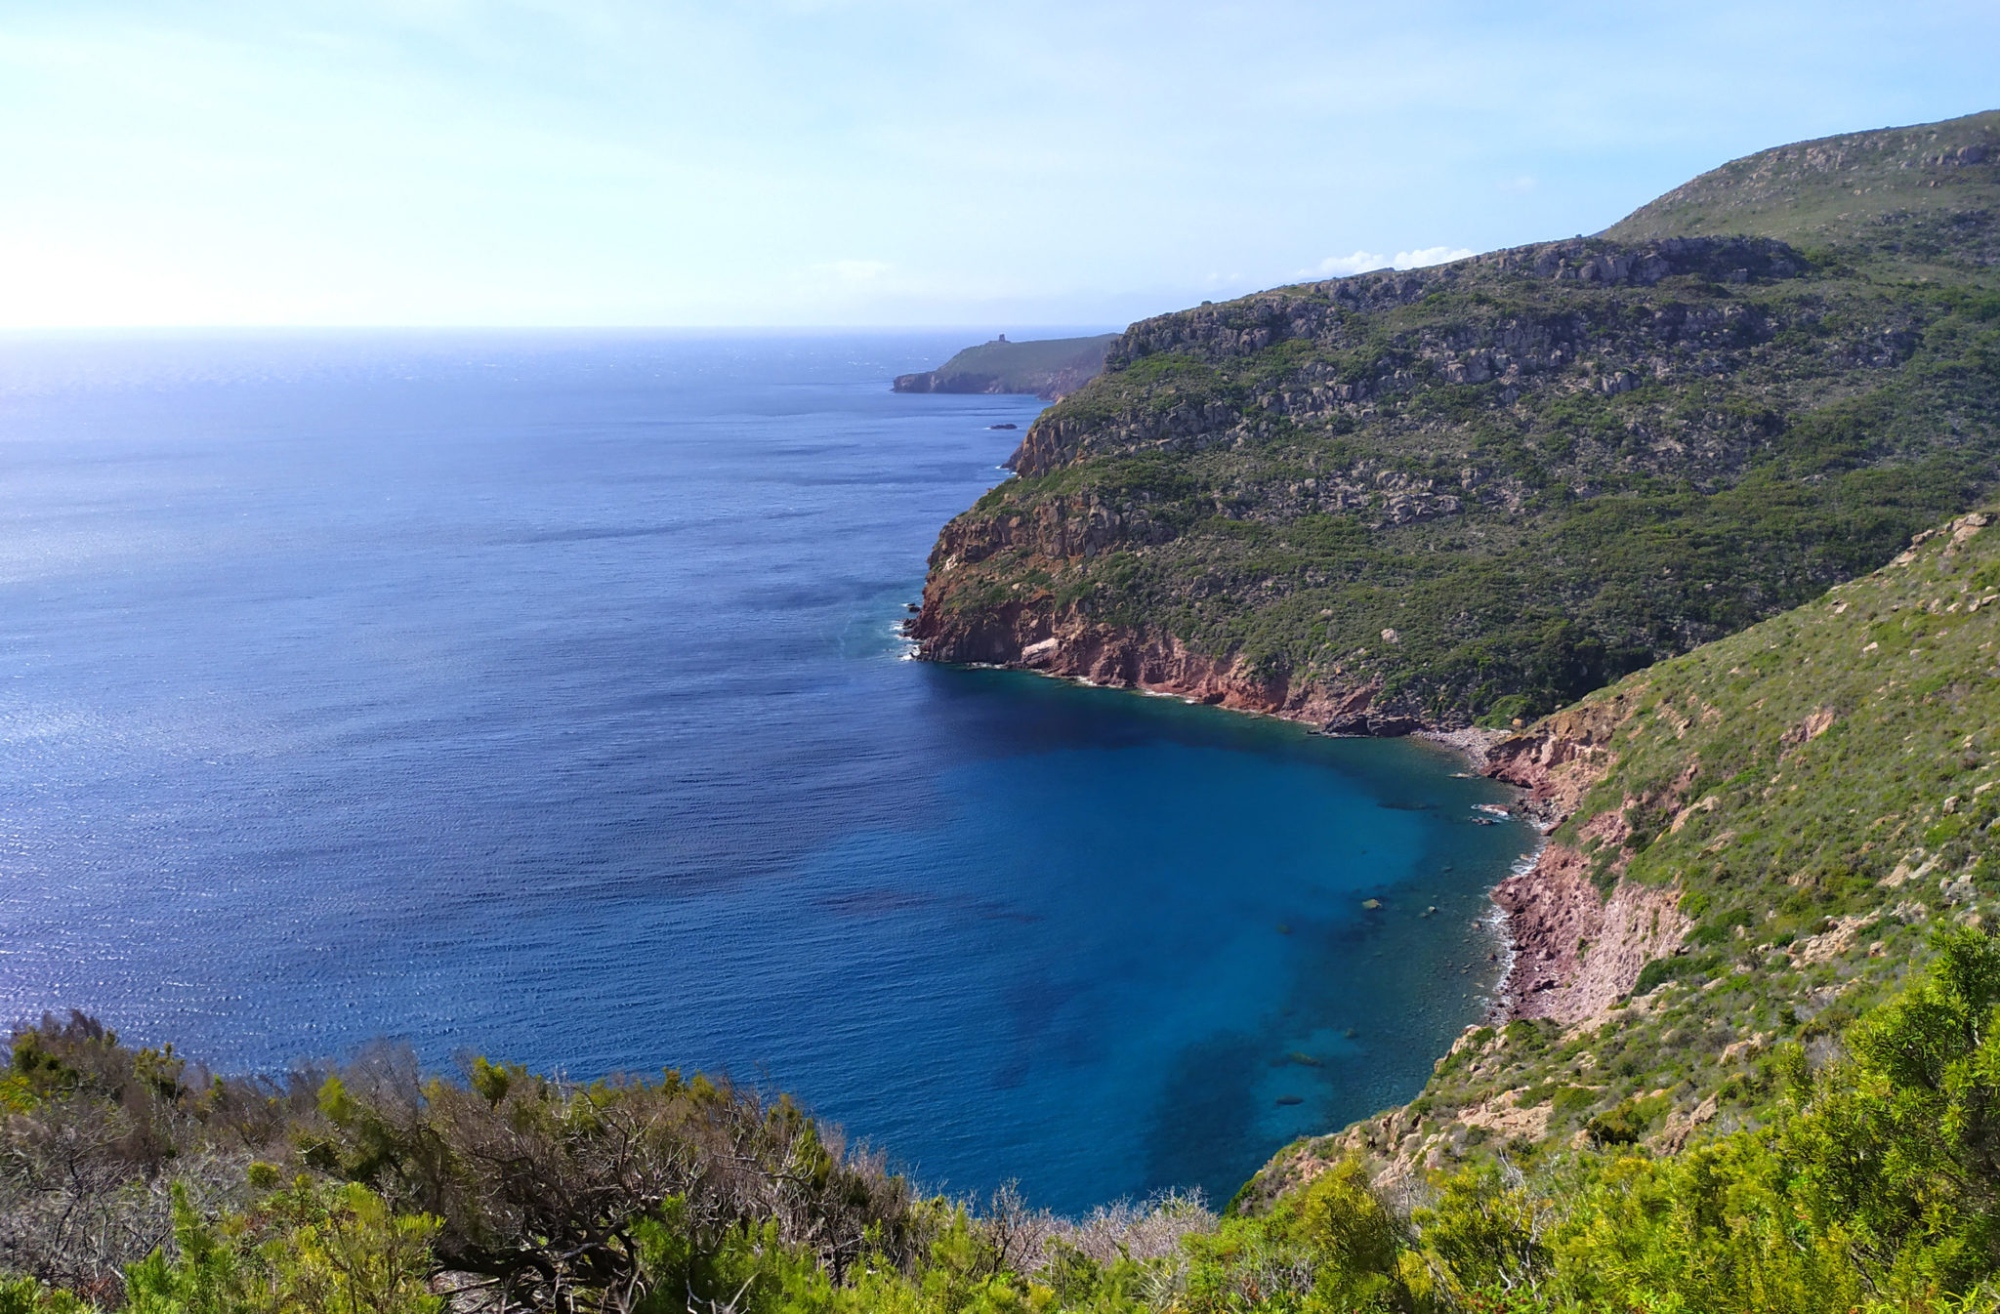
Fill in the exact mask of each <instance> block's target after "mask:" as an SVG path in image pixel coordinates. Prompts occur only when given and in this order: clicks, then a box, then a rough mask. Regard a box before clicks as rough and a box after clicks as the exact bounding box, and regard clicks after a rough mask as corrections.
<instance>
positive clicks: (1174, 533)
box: [909, 116, 2000, 733]
mask: <svg viewBox="0 0 2000 1314" xmlns="http://www.w3.org/2000/svg"><path fill="white" fill-rule="evenodd" d="M1995 133H2000V116H1982V117H1980V118H1977V119H1975V120H1966V121H1961V122H1959V123H1955V124H1945V125H1936V126H1935V130H1932V129H1925V130H1922V131H1918V130H1907V131H1902V130H1899V132H1898V133H1891V134H1886V135H1879V139H1878V135H1870V134H1863V137H1862V138H1860V139H1856V140H1854V141H1845V139H1843V144H1841V145H1839V147H1838V149H1837V150H1834V149H1833V148H1830V147H1829V148H1826V149H1821V147H1820V146H1813V144H1810V143H1808V144H1807V145H1808V146H1813V149H1811V150H1802V148H1792V147H1786V148H1781V149H1780V150H1779V151H1776V152H1767V153H1766V155H1765V156H1760V157H1753V162H1754V167H1751V168H1750V172H1749V173H1743V172H1742V170H1739V169H1738V167H1737V166H1736V165H1731V166H1728V168H1726V169H1725V170H1720V171H1717V173H1716V174H1713V175H1707V176H1705V177H1704V178H1703V179H1697V180H1695V182H1694V183H1691V184H1689V186H1688V188H1684V189H1681V190H1680V191H1678V192H1676V193H1675V194H1674V195H1673V196H1672V197H1670V198H1664V199H1663V200H1662V202H1660V203H1658V204H1656V205H1655V206H1652V207H1648V208H1647V209H1646V210H1643V211H1641V212H1639V214H1638V215H1635V216H1634V218H1633V219H1632V220H1630V221H1628V222H1627V223H1625V224H1621V225H1620V226H1619V227H1618V228H1617V229H1615V230H1613V231H1612V232H1611V233H1608V234H1605V235H1600V236H1598V237H1592V238H1576V239H1570V240H1566V241H1559V242H1545V243H1538V244H1534V245H1530V246H1523V247H1517V248H1513V249H1510V250H1505V251H1497V252H1492V253H1490V254H1487V255H1482V256H1477V257H1473V258H1469V259H1466V260H1461V261H1457V262H1454V263H1452V264H1449V265H1442V266H1437V267H1434V268H1430V269H1422V270H1412V271H1401V272H1398V271H1383V272H1378V273H1370V274H1361V275H1356V276H1354V277H1352V278H1343V279H1332V280H1326V281H1321V282H1314V283H1306V284H1299V285H1296V286H1292V287H1285V288H1278V289H1274V290H1271V291H1268V292H1262V293H1258V294H1256V295H1253V296H1248V297H1243V298H1240V299H1238V300H1235V301H1230V302H1225V303H1221V304H1214V305H1202V306H1198V307H1193V308H1190V309H1186V310H1182V311H1179V312H1175V313H1172V314H1165V315H1159V316H1155V317H1152V318H1150V319H1146V320H1143V321H1140V322H1139V323H1136V324H1134V325H1132V326H1131V327H1130V328H1129V329H1127V330H1126V331H1125V332H1124V333H1123V334H1121V335H1118V336H1117V338H1116V340H1115V342H1113V343H1111V344H1110V346H1109V349H1108V352H1107V354H1106V355H1105V357H1104V362H1105V363H1104V371H1103V373H1101V374H1099V375H1097V376H1096V377H1095V378H1092V379H1091V380H1090V382H1088V383H1087V384H1085V385H1084V386H1083V387H1081V388H1080V389H1078V390H1077V391H1075V392H1074V393H1071V394H1069V395H1067V396H1065V397H1064V398H1063V399H1062V400H1061V401H1060V402H1058V403H1057V404H1056V405H1054V406H1052V407H1050V408H1049V409H1048V410H1047V411H1046V412H1044V413H1043V415H1042V416H1041V417H1040V418H1039V419H1037V420H1036V421H1035V422H1034V424H1033V425H1032V426H1030V428H1029V430H1028V432H1027V433H1026V434H1025V435H1023V437H1022V440H1021V442H1020V445H1019V447H1018V449H1017V450H1016V451H1015V453H1014V454H1013V457H1012V459H1011V465H1012V467H1013V468H1014V470H1015V471H1016V472H1017V474H1018V475H1019V477H1018V478H1017V479H1014V480H1012V481H1010V482H1008V483H1005V484H1002V485H1001V486H1000V487H998V488H996V489H994V490H993V491H992V492H990V493H988V494H987V495H986V496H985V497H983V498H981V499H980V501H979V503H978V504H977V505H976V506H974V507H973V508H972V509H970V510H968V511H967V512H966V513H964V514H963V515H961V516H960V517H958V518H957V519H956V520H954V521H953V522H952V523H951V524H950V525H948V526H947V527H946V528H945V529H944V531H943V533H942V534H941V535H940V538H939V541H938V545H937V550H936V552H935V553H934V554H933V555H932V558H931V574H930V578H929V580H928V581H927V583H926V587H925V603H924V614H923V617H922V619H921V623H920V625H919V626H918V632H919V638H920V640H921V644H922V655H924V656H925V657H928V658H932V659H936V660H943V661H983V662H997V663H1004V664H1014V665H1027V664H1031V663H1030V662H1029V660H1028V658H1027V656H1026V650H1027V649H1028V648H1029V647H1030V646H1031V645H1044V644H1049V643H1050V641H1051V640H1054V643H1053V645H1052V646H1049V647H1045V648H1044V647H1037V648H1036V656H1035V659H1034V661H1033V663H1032V664H1033V665H1035V666H1037V667H1038V668H1040V669H1047V670H1051V671H1056V672H1060V673H1065V674H1073V675H1078V676H1084V677H1087V678H1092V679H1104V680H1108V681H1111V682H1118V683H1128V684H1134V685H1141V686H1144V687H1148V688H1151V687H1156V683H1157V682H1159V681H1164V682H1165V685H1166V687H1170V688H1173V689H1175V691H1177V692H1183V693H1187V694H1190V695H1191V696H1199V697H1207V696H1209V695H1211V694H1215V693H1217V692H1218V690H1220V692H1221V695H1222V697H1223V698H1224V699H1226V700H1235V701H1233V702H1232V704H1231V705H1236V704H1237V703H1239V702H1240V703H1241V704H1242V705H1245V706H1252V705H1254V706H1259V707H1263V708H1273V707H1275V708H1277V709H1279V710H1280V711H1281V712H1283V713H1284V714H1293V713H1294V712H1298V713H1299V714H1302V715H1308V716H1312V717H1315V718H1317V719H1319V720H1320V721H1321V723H1322V724H1330V723H1333V722H1334V721H1335V720H1336V718H1340V717H1349V716H1351V715H1353V714H1354V713H1356V712H1365V713H1366V714H1367V717H1368V719H1367V720H1365V721H1353V720H1348V721H1344V722H1342V723H1341V724H1340V725H1339V726H1337V727H1336V728H1340V729H1363V730H1370V731H1375V732H1378V733H1379V732H1381V731H1380V730H1377V726H1378V723H1379V725H1380V727H1382V728H1383V729H1393V728H1396V727H1400V726H1404V725H1424V726H1431V727H1461V726H1466V725H1469V724H1473V723H1485V724H1506V723H1508V722H1511V721H1512V720H1514V719H1515V718H1517V717H1518V718H1520V719H1522V720H1532V719H1533V718H1534V717H1536V716H1538V715H1541V714H1544V713H1547V712H1550V711H1553V710H1554V709H1556V708H1558V707H1561V706H1564V705H1566V704H1568V703H1571V702H1574V701H1575V700H1576V699H1577V698H1579V697H1581V696H1582V695H1583V694H1585V693H1587V692H1588V691H1590V690H1591V689H1594V688H1598V687H1601V686H1603V685H1605V684H1609V683H1611V682H1613V681H1615V680H1617V679H1619V678H1620V677H1622V676H1624V675H1627V674H1629V673H1630V672H1632V671H1635V670H1638V669H1640V668H1642V667H1644V666H1646V665H1648V664H1650V663H1652V662H1654V661H1657V660H1660V659H1662V658H1665V657H1668V656H1672V655H1674V654H1677V653H1682V652H1686V651H1688V650H1689V649H1691V648H1693V647H1696V646H1698V645H1700V644H1702V643H1705V642H1709V641H1712V640H1714V639H1718V638H1721V637H1722V636H1724V635H1727V634H1731V633H1734V632H1737V631H1739V630H1741V629H1743V628H1745V627H1746V626H1748V625H1751V624H1753V623H1755V622H1756V621H1758V620H1760V619H1763V618H1765V617H1768V616H1771V615H1773V614H1776V613H1777V612H1780V611H1782V610H1784V609H1786V608H1788V607H1792V606H1796V605H1798V604H1800V603H1802V602H1804V601H1805V600H1806V599H1807V598H1809V597H1812V596H1814V595H1815V594H1817V593H1818V592H1820V591H1821V590H1823V589H1824V588H1826V587H1828V586H1829V585H1831V584H1834V583H1836V582H1838V581H1840V580H1842V579H1847V578H1851V577H1853V576H1854V575H1856V574H1859V573H1862V572H1865V571H1867V570H1871V569H1874V568H1875V567H1876V566H1879V565H1880V564H1881V563H1882V562H1883V561H1885V560H1887V559H1888V557H1889V556H1891V555H1893V553H1894V552H1895V551H1896V550H1897V549H1898V548H1899V547H1901V546H1902V545H1903V544H1904V543H1905V542H1906V541H1907V539H1908V537H1909V535H1911V534H1913V533H1914V532H1916V531H1917V530H1919V529H1921V528H1923V527H1925V526H1926V525H1929V524H1933V523H1936V522H1937V521H1939V520H1941V519H1944V518H1945V517H1947V516H1950V515H1952V514H1955V513H1958V512H1962V511H1964V510H1966V509H1967V508H1968V506H1969V505H1970V504H1971V503H1972V502H1973V501H1974V500H1976V499H1978V498H1980V497H1982V496H1984V495H1985V493H1986V490H1988V489H1991V488H1995V487H2000V381H1996V380H1995V378H1994V376H1993V372H1992V370H1991V368H1990V366H1989V365H1988V364H1986V363H1984V361H1985V357H1984V356H1983V355H1982V354H1981V352H1982V351H1983V349H1982V348H1979V347H1978V346H1977V343H1978V342H1979V341H1981V340H1982V339H1981V337H1980V335H1981V334H1983V333H1986V332H1987V331H1988V329H1987V328H1986V327H1985V326H1986V322H1987V321H1986V320H1985V319H1984V318H1982V316H1984V315H1986V314H1987V312H1986V311H1985V310H1983V309H1981V307H1983V306H1985V305H1986V304H1987V303H1986V301H1985V300H1983V299H1982V298H1987V297H1990V296H1991V295H1993V291H1994V289H1993V288H1992V287H1990V286H1989V284H1991V283H1992V282H1993V280H1994V278H1995V274H1994V265H1993V263H1992V262H1991V261H1989V260H1988V258H1987V251H1988V244H1987V236H1990V235H1991V234H1990V232H1989V230H1993V229H1994V222H1995V221H1994V217H1995V216H1996V215H2000V173H1996V169H2000V148H1995V147H1991V146H1989V145H1987V144H1986V138H1987V137H1988V136H1993V135H1994V134H1995ZM1996 141H2000V137H1996ZM1829 150H1832V151H1833V153H1832V154H1830V155H1829V154H1828V153H1827V152H1828V151H1829ZM1815 152H1817V153H1815ZM1836 156H1837V157H1838V159H1839V160H1845V161H1849V162H1858V163H1855V165H1854V168H1849V167H1847V165H1843V164H1838V163H1837V162H1836V163H1827V161H1832V160H1835V157H1836ZM1794 157H1796V158H1794ZM1975 157H1976V158H1975ZM1822 165H1824V166H1825V167H1822ZM1857 168H1858V169H1860V172H1859V173H1857V172H1855V169H1857ZM1739 174H1742V177H1741V178H1739V177H1738V175H1739ZM1753 175H1754V177H1753ZM1892 175H1893V176H1892ZM1835 184H1838V186H1839V187H1846V188H1847V189H1848V190H1849V191H1850V192H1851V191H1853V190H1854V187H1850V186H1848V185H1849V184H1855V185H1856V186H1858V187H1859V188H1860V189H1861V190H1862V191H1864V192H1866V193H1867V197H1875V199H1877V200H1879V199H1880V198H1879V197H1876V194H1875V193H1874V192H1871V191H1868V189H1869V188H1871V187H1876V186H1878V185H1879V186H1881V187H1891V186H1892V184H1893V189H1894V195H1895V196H1896V197H1899V198H1902V200H1898V201H1897V202H1896V203H1897V204H1898V205H1901V204H1903V201H1910V204H1912V205H1914V204H1915V203H1916V202H1915V201H1914V200H1911V199H1910V198H1913V197H1917V196H1918V195H1919V194H1921V196H1922V197H1923V198H1927V199H1925V201H1924V207H1925V208H1923V209H1922V215H1923V216H1924V217H1923V223H1924V224H1927V225H1929V226H1930V227H1928V228H1926V229H1925V232H1927V233H1930V234H1931V237H1928V238H1925V239H1924V240H1925V242H1927V243H1928V245H1923V244H1919V243H1917V242H1916V239H1915V237H1913V236H1910V232H1913V231H1914V230H1910V232H1906V231H1905V229H1907V227H1908V226H1907V225H1904V227H1902V228H1898V227H1897V225H1898V224H1901V223H1902V220H1898V219H1895V214H1901V213H1903V211H1900V210H1897V211H1895V212H1894V213H1893V214H1892V213H1891V212H1890V211H1887V210H1885V211H1882V212H1881V213H1880V214H1879V215H1876V218H1875V219H1870V220H1869V221H1868V223H1866V224H1862V225H1861V226H1860V227H1855V226H1854V225H1848V226H1847V227H1838V228H1836V229H1831V230H1827V229H1824V228H1823V226H1821V227H1814V226H1813V225H1812V224H1807V226H1806V227H1805V228H1801V229H1799V230H1798V234H1799V236H1800V238H1801V244H1799V245H1793V244H1789V243H1788V242H1787V241H1785V240H1783V238H1781V237H1779V236H1776V235H1773V232H1772V231H1770V230H1771V229H1772V228H1773V226H1774V225H1775V226H1777V227H1780V228H1782V227H1783V224H1784V223H1787V222H1790V220H1789V219H1787V218H1786V217H1785V216H1786V214H1787V213H1789V212H1787V211H1785V207H1786V206H1787V205H1788V204H1791V203H1792V202H1790V201H1788V200H1787V199H1786V198H1787V197H1794V199H1796V198H1797V197H1803V196H1807V195H1808V194H1810V195H1811V196H1819V195H1820V190H1815V189H1821V190H1823V189H1824V187H1831V186H1834V185H1835ZM1933 184H1935V185H1933ZM1887 194H1888V193H1884V195H1887ZM1828 195H1831V193H1828ZM1867 197H1864V198H1863V199H1864V200H1866V199H1867ZM1843 204H1844V202H1843ZM1868 204H1869V205H1874V204H1875V202H1874V201H1873V200H1870V201H1868ZM1876 208H1877V209H1879V208H1880V207H1876ZM1892 208H1893V207H1892ZM1818 213H1820V212H1819V211H1814V214H1818ZM1828 213H1833V212H1831V211H1829V212H1828ZM1840 213H1845V211H1841V212H1840ZM1871 213H1873V211H1871ZM1909 213H1911V214H1915V213H1917V212H1916V211H1914V210H1912V211H1910V212H1909ZM1982 216H1983V217H1982ZM1792 217H1793V218H1798V216H1796V215H1794V216H1792ZM1807 217H1808V218H1810V217H1811V216H1807ZM1738 220H1740V221H1741V222H1742V223H1743V224H1745V225H1747V226H1749V228H1751V229H1758V228H1759V226H1761V230H1759V231H1736V232H1732V231H1730V230H1729V228H1728V225H1729V224H1730V223H1733V222H1736V221H1738ZM1878 220H1879V222H1878ZM1892 221H1893V222H1892ZM1800 222H1801V223H1804V222H1805V220H1804V219H1801V220H1800ZM1912 222H1914V221H1912ZM1813 223H1814V224H1816V223H1817V220H1816V219H1815V220H1814V221H1813ZM1884 225H1887V227H1884ZM1891 229H1894V230H1895V232H1901V233H1904V236H1905V237H1908V238H1909V240H1907V241H1905V240H1903V238H1895V239H1894V240H1890V238H1888V237H1885V236H1884V234H1885V233H1888V232H1890V230H1891ZM1696 230H1699V231H1696ZM1785 231H1787V232H1789V231H1792V230H1791V229H1785ZM1953 234H1958V236H1957V237H1954V236H1952V235H1953ZM1982 234H1986V235H1987V236H1982ZM1807 238H1810V239H1811V242H1812V245H1809V246H1808V245H1805V244H1804V241H1805V239H1807ZM1961 238H1962V239H1963V240H1962V241H1961V240H1960V239H1961ZM1933 239H1935V240H1933ZM1848 243H1851V244H1852V245H1851V246H1850V245H1847V244H1848ZM1919 246H1921V250H1919ZM1912 260H1917V261H1919V264H1920V265H1921V268H1918V267H1916V266H1912V265H1911V264H1910V262H1911V261H1912ZM1960 292H1963V293H1964V294H1965V295H1964V297H1963V298H1960V297H1959V293H1960ZM989 345H993V346H997V345H999V344H989ZM1007 345H1008V346H1010V347H1012V346H1016V345H1025V344H1007ZM978 350H982V351H983V350H986V348H980V349H978ZM966 373H967V375H968V379H970V376H971V375H972V374H978V375H979V376H980V378H979V379H978V380H977V381H974V382H971V383H968V385H967V386H978V387H990V386H994V385H993V383H992V381H991V378H990V377H988V376H991V375H994V374H995V371H993V370H991V369H984V368H982V369H980V370H976V371H975V370H972V369H971V368H970V366H969V365H968V366H967V367H966ZM909 386H912V387H915V386H920V385H919V384H917V383H915V382H911V383H910V384H909ZM921 386H937V384H936V381H935V380H931V381H928V382H925V383H924V384H922V385H921ZM1364 693H1365V695H1366V698H1367V702H1366V704H1365V706H1351V704H1353V703H1354V700H1356V699H1357V698H1359V697H1361V696H1362V695H1363V694H1364ZM1300 709H1308V710H1304V711H1301V710H1300Z"/></svg>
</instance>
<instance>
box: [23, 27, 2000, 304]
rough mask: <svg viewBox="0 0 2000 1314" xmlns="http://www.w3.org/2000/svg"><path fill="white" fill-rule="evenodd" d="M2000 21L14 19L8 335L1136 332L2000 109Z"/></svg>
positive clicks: (1591, 225)
mask: <svg viewBox="0 0 2000 1314" xmlns="http://www.w3.org/2000/svg"><path fill="white" fill-rule="evenodd" d="M1995 49H2000V5H1996V4H1994V3H1992V0H1979V2H1977V3H1922V2H1921V0H1918V2H1916V3H1908V4H1893V5H1892V4H1883V3H1879V2H1878V3H1873V4H1849V3H1838V2H1835V3H1824V2H1822V3H1782V4H1780V3H1758V2H1757V0H1748V2H1745V0H1737V2H1735V3H1708V2H1707V0H1683V2H1681V3H1675V4H1656V3H1647V2H1644V0H1642V2H1640V3H1598V4H1589V5H1586V4H1563V3H1556V4H1522V3H1516V4H1506V5H1502V4H1460V3H1433V2H1430V0H1408V2H1405V3H1393V4H1391V3H1369V4H1351V3H1317V4H1307V3H1289V2H1284V0H1269V2H1264V3H1241V4H1201V5H1194V4H1179V3H1173V2H1171V0H1154V2H1153V3H1131V4H1127V3H1093V2H1091V0H1068V2H1067V3H1043V2H1042V0H1009V2H1008V3H995V2H989V3H981V4H972V3H965V4H960V3H913V2H911V3H902V2H898V0H789V2H773V3H756V2H746V3H737V4H727V5H724V4H694V3H673V2H671V0H665V2H655V3H638V2H637V0H516V2H513V3H481V2H479V0H338V2H337V3H324V4H321V3H291V4H288V3H284V2H283V0H260V2H258V3H250V2H248V0H244V2H239V0H209V2H208V3H182V2H180V0H148V2H147V3H129V4H128V3H115V2H110V0H61V2H57V0H34V2H33V3H16V2H13V0H0V326H13V327H35V326H52V325H180V324H381V325H487V324H494V325H516V324H523V325H525V324H658V325H689V326H699V325H718V326H720V325H745V326H747V325H773V326H781V325H895V324H908V325H917V324H952V325H967V326H975V325H976V326H994V327H1006V326H1008V325H1010V324H1011V325H1022V324H1039V325H1055V324H1078V325H1086V324H1088V325H1097V324H1119V323H1123V322H1125V321H1127V320H1130V319H1132V318H1135V317H1137V316H1139V315H1142V314H1146V313H1150V312H1153V311H1159V310H1165V309H1171V308H1174V307H1177V306H1182V305H1186V304H1189V303H1191V302H1194V301H1198V300H1201V299H1202V298H1204V297H1215V298H1220V297H1224V296H1229V295H1234V294H1237V293H1240V292H1244V291H1248V290H1252V289H1255V288H1259V287H1266V286H1272V285H1275V284H1279V283H1283V282H1288V281H1293V280H1296V279H1298V278H1302V277H1308V276H1312V275H1314V274H1315V273H1317V272H1318V271H1331V272H1345V271H1347V270H1349V269H1351V268H1353V267H1354V266H1356V265H1358V264H1370V263H1373V264H1380V263H1385V262H1387V261H1390V260H1395V259H1398V258H1399V257H1400V258H1401V259H1402V261H1403V262H1404V263H1410V262H1412V261H1420V260H1425V259H1433V258H1436V257H1437V256H1439V255H1442V254H1446V253H1449V252H1453V251H1462V250H1486V249H1490V248H1492V247H1496V246H1504V245H1509V244H1513V243H1518V242H1526V241H1533V240H1537V239H1541V238H1547V237H1555V236H1565V235H1568V234H1571V233H1576V232H1584V231H1592V230H1595V229H1597V228H1601V227H1603V226H1604V225H1606V224H1608V223H1610V222H1612V221H1613V220H1615V219H1617V218H1618V217H1619V216H1620V215H1621V214H1623V213H1625V212H1626V211H1628V210H1630V209H1632V208H1633V207H1635V206H1637V205H1639V204H1641V203H1642V202H1644V201H1645V200H1647V199H1648V198H1650V197H1652V196H1654V195H1656V194H1658V193H1659V192H1661V191H1664V190H1666V189H1667V188H1669V187H1671V186H1673V185H1674V184H1676V183H1678V182H1681V181H1683V180H1684V179H1686V178H1688V177H1690V176H1692V175H1693V174H1695V173H1698V172H1700V171H1701V170H1703V169H1705V168H1709V167H1712V166H1713V165H1715V164H1718V163H1720V162H1722V161H1723V160H1726V159H1729V158H1731V157H1734V156H1737V155H1741V154H1744V153H1746V152H1749V151H1752V150H1755V149H1758V148H1760V147H1763V146H1767V145H1775V144H1777V143H1779V142H1784V141H1791V140H1797V139H1799V138H1804V137H1813V136H1822V135H1825V134H1828V133H1833V132H1840V131H1847V130H1852V129H1859V128H1868V127H1879V126H1884V125H1887V124H1892V123H1911V122H1921V121H1926V120H1932V119H1939V118H1947V117H1951V116H1955V115H1959V114H1965V113H1970V112H1973V111H1976V110H1982V109H1990V108H1995V107H2000V73H1996V71H1995V69H1996V64H1995V60H1994V55H1993V52H1994V50H1995Z"/></svg>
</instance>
